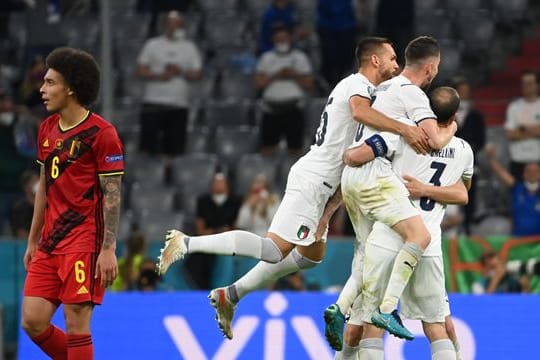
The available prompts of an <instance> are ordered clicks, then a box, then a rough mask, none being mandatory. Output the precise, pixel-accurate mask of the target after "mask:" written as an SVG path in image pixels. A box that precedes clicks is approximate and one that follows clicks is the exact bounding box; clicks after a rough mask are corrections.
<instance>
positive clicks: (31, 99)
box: [20, 55, 47, 119]
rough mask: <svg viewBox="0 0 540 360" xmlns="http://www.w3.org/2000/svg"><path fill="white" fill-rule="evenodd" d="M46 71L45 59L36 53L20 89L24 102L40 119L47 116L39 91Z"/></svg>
mask: <svg viewBox="0 0 540 360" xmlns="http://www.w3.org/2000/svg"><path fill="white" fill-rule="evenodd" d="M46 72H47V68H46V67H45V59H44V58H43V56H42V55H36V56H35V57H34V58H33V59H32V61H31V62H30V64H29V66H28V68H27V69H26V73H25V75H24V78H23V82H22V84H21V89H20V96H21V101H22V103H23V104H24V105H25V106H26V107H27V108H28V109H30V111H31V112H32V113H33V115H34V116H36V117H37V118H39V119H43V118H45V117H46V116H47V110H46V109H45V107H44V106H43V101H42V100H41V93H40V92H39V88H40V87H41V85H42V84H43V77H44V76H45V73H46Z"/></svg>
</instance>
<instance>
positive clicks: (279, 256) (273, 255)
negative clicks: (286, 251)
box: [261, 238, 283, 264]
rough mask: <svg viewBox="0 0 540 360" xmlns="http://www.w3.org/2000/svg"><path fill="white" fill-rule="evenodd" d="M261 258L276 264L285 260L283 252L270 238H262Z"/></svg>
mask: <svg viewBox="0 0 540 360" xmlns="http://www.w3.org/2000/svg"><path fill="white" fill-rule="evenodd" d="M261 260H263V261H266V262H268V263H271V264H276V263H278V262H280V261H281V260H283V253H282V252H281V250H280V249H279V247H278V246H277V244H276V243H275V242H274V241H273V240H272V239H270V238H262V248H261Z"/></svg>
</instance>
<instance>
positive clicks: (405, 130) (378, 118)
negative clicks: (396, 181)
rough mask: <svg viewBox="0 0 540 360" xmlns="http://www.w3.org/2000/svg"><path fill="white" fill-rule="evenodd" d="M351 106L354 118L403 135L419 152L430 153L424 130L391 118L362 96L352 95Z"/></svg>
mask: <svg viewBox="0 0 540 360" xmlns="http://www.w3.org/2000/svg"><path fill="white" fill-rule="evenodd" d="M349 107H350V109H351V114H352V116H353V118H354V120H356V121H358V122H359V123H361V124H364V125H366V126H369V127H371V128H373V129H376V130H377V131H387V132H391V133H393V134H396V135H400V136H403V138H404V139H405V141H406V142H407V143H408V144H409V145H410V146H411V147H412V148H413V150H414V151H416V152H417V153H419V154H426V153H428V152H429V151H430V150H431V148H430V146H429V144H428V137H427V135H426V134H425V132H424V130H423V129H421V128H419V127H417V126H409V125H407V124H405V123H402V122H401V121H397V120H394V119H391V118H389V117H388V116H386V115H384V114H383V113H381V112H379V111H377V110H375V109H373V108H372V107H371V101H370V100H369V99H366V98H364V97H361V96H352V97H351V98H350V99H349Z"/></svg>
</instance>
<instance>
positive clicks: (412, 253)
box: [380, 242, 423, 314]
mask: <svg viewBox="0 0 540 360" xmlns="http://www.w3.org/2000/svg"><path fill="white" fill-rule="evenodd" d="M422 253H423V251H422V250H421V249H420V247H419V246H418V245H416V244H415V243H412V242H406V243H405V244H403V247H402V248H401V250H400V251H399V253H398V254H397V256H396V260H395V261H394V266H393V267H392V273H391V275H390V278H389V279H388V285H387V286H386V292H385V293H384V297H383V300H382V303H381V306H380V310H381V312H382V313H385V314H389V313H391V312H392V311H393V310H395V309H397V304H398V301H399V298H400V297H401V294H402V293H403V290H404V289H405V286H407V283H408V282H409V279H410V278H411V276H412V274H413V271H414V269H415V268H416V265H417V264H418V260H419V259H420V257H421V256H422Z"/></svg>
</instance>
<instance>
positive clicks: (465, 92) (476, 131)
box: [452, 76, 486, 234]
mask: <svg viewBox="0 0 540 360" xmlns="http://www.w3.org/2000/svg"><path fill="white" fill-rule="evenodd" d="M452 83H453V84H452V87H453V88H454V89H456V91H457V92H458V94H459V97H460V103H459V109H458V111H457V116H456V122H457V124H458V130H457V132H456V136H459V137H460V138H462V139H463V140H465V141H467V142H468V143H469V144H470V145H471V148H472V150H473V152H474V153H475V154H478V152H480V151H482V149H483V148H484V145H485V144H486V125H485V122H484V115H482V113H481V112H479V111H478V110H476V109H475V108H474V103H473V102H472V100H471V87H470V85H469V82H468V81H467V79H466V78H465V77H462V76H459V77H456V78H454V79H453V81H452ZM476 159H477V157H476V156H475V161H476ZM464 210H465V211H464V215H465V217H464V224H463V225H464V230H465V232H466V233H467V234H470V232H471V231H470V230H471V225H472V223H473V222H474V214H475V210H476V181H473V182H472V184H471V188H470V189H469V203H468V204H467V205H465V209H464Z"/></svg>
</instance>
